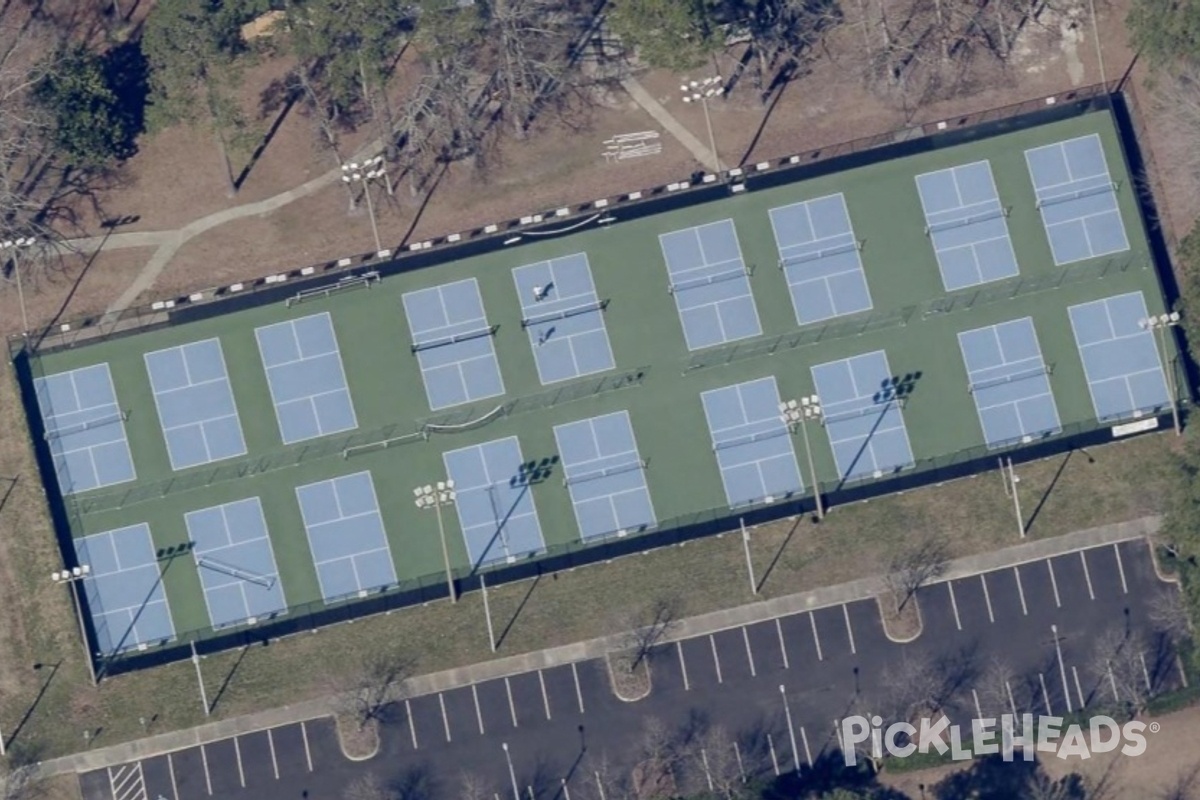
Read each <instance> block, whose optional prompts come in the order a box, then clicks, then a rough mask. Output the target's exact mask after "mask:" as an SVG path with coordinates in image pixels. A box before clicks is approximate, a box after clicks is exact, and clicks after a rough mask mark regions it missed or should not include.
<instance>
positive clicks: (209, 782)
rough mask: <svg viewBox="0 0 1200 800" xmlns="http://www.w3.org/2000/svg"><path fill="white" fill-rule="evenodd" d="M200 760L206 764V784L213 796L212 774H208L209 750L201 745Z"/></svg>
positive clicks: (210, 794) (209, 793)
mask: <svg viewBox="0 0 1200 800" xmlns="http://www.w3.org/2000/svg"><path fill="white" fill-rule="evenodd" d="M200 761H201V762H202V763H203V764H204V785H205V786H207V787H208V795H209V797H211V796H212V776H210V775H209V774H208V751H207V750H205V749H204V745H200Z"/></svg>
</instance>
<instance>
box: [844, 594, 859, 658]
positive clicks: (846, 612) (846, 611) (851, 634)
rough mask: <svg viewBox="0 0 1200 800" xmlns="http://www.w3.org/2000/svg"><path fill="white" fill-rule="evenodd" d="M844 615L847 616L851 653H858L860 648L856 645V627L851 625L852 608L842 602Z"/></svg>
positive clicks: (847, 634)
mask: <svg viewBox="0 0 1200 800" xmlns="http://www.w3.org/2000/svg"><path fill="white" fill-rule="evenodd" d="M842 616H843V617H845V618H846V636H847V637H848V638H849V639H850V654H851V655H858V648H857V647H855V645H854V629H853V628H851V627H850V609H849V607H848V606H847V605H846V604H845V603H842Z"/></svg>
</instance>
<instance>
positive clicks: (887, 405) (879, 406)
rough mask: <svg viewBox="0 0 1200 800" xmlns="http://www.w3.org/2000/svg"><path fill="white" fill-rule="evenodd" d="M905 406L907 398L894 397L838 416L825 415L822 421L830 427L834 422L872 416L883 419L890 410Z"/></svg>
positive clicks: (843, 412)
mask: <svg viewBox="0 0 1200 800" xmlns="http://www.w3.org/2000/svg"><path fill="white" fill-rule="evenodd" d="M904 404H905V398H903V397H893V398H891V399H890V400H883V401H881V402H878V403H871V404H870V405H866V406H859V407H858V408H852V409H849V410H847V411H842V412H840V413H838V414H825V415H824V416H822V417H821V420H822V422H823V423H824V424H826V425H830V424H832V423H834V422H844V421H846V420H849V419H857V418H859V417H870V416H877V417H882V416H883V415H884V414H886V413H887V412H888V411H889V410H891V409H893V408H895V409H902V408H904Z"/></svg>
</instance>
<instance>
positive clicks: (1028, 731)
mask: <svg viewBox="0 0 1200 800" xmlns="http://www.w3.org/2000/svg"><path fill="white" fill-rule="evenodd" d="M1064 722H1065V720H1064V719H1063V718H1062V717H1053V716H1040V715H1039V716H1034V715H1033V714H1021V715H1020V716H1016V715H1013V714H1004V715H1002V716H1000V718H999V719H997V718H995V717H991V718H982V719H976V720H972V721H971V726H970V730H969V731H967V732H966V735H964V731H963V730H962V728H961V727H960V726H959V725H954V724H952V723H951V722H950V719H949V718H948V717H938V718H933V719H920V720H917V721H916V723H915V724H914V723H912V722H893V723H891V724H890V725H888V726H887V727H886V728H885V727H883V718H882V717H879V716H873V717H870V718H868V717H864V716H859V715H855V716H851V717H846V718H845V719H843V720H842V722H841V725H839V726H838V739H839V744H840V745H841V749H842V755H843V758H844V759H845V762H846V766H848V767H853V766H855V765H856V764H857V763H858V757H859V754H860V753H869V754H870V755H871V756H872V757H874V758H883V756H884V755H885V754H886V755H890V756H895V757H896V758H904V757H906V756H910V755H912V754H913V753H918V752H919V753H929V752H937V753H938V754H939V755H946V754H947V753H949V754H950V757H951V759H953V760H955V761H969V760H970V759H972V758H974V757H976V756H984V755H996V754H999V755H1001V756H1002V757H1003V758H1004V760H1005V761H1013V760H1014V758H1015V754H1016V753H1017V752H1018V751H1020V754H1021V755H1020V757H1021V758H1022V759H1024V760H1025V761H1033V760H1034V758H1035V757H1036V756H1037V754H1038V753H1053V754H1054V755H1056V756H1057V757H1058V758H1061V759H1070V758H1078V759H1080V760H1085V759H1088V758H1091V757H1092V754H1093V753H1108V752H1112V751H1113V750H1116V749H1118V748H1120V751H1121V753H1122V754H1123V755H1127V756H1140V755H1141V754H1142V753H1144V752H1146V736H1145V734H1146V732H1147V731H1149V732H1150V733H1157V732H1158V730H1159V724H1158V723H1157V722H1151V723H1145V722H1141V721H1139V720H1131V721H1129V722H1125V723H1119V722H1117V721H1116V720H1115V719H1113V718H1112V717H1108V716H1104V715H1098V716H1095V717H1092V718H1090V719H1089V720H1087V721H1086V722H1082V723H1081V722H1072V723H1071V724H1069V725H1066V726H1065V727H1064Z"/></svg>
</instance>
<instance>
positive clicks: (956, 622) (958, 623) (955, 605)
mask: <svg viewBox="0 0 1200 800" xmlns="http://www.w3.org/2000/svg"><path fill="white" fill-rule="evenodd" d="M946 588H947V589H949V590H950V608H952V609H953V610H954V625H955V627H957V628H958V629H959V630H960V631H961V630H962V619H960V618H959V616H958V601H957V600H955V599H954V581H946Z"/></svg>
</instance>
